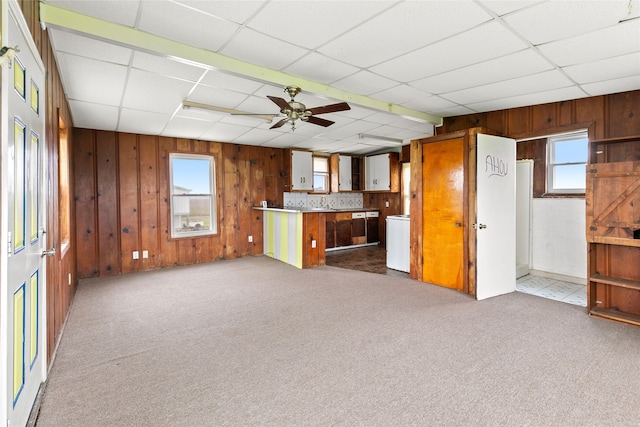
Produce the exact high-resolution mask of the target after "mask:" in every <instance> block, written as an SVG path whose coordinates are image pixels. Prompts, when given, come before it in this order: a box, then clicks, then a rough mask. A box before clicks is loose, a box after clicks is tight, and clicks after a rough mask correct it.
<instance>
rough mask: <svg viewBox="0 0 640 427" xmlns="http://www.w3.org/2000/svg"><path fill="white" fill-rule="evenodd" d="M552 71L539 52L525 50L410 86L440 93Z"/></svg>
mask: <svg viewBox="0 0 640 427" xmlns="http://www.w3.org/2000/svg"><path fill="white" fill-rule="evenodd" d="M551 68H553V66H552V65H551V64H550V63H549V62H548V61H546V60H545V59H544V58H543V57H541V56H540V55H539V54H538V53H536V52H535V51H533V50H530V49H526V50H521V51H519V52H515V53H512V54H509V55H505V56H502V57H500V58H495V59H492V60H489V61H484V62H480V63H477V64H473V65H470V66H468V67H464V68H459V69H457V70H453V71H448V72H446V73H442V74H438V75H436V76H432V77H427V78H426V79H421V80H416V81H414V82H412V83H411V86H415V87H417V88H420V89H423V90H425V91H428V92H431V93H435V94H440V93H447V92H451V91H453V90H460V89H466V88H471V87H476V86H481V85H485V84H489V83H495V82H498V81H501V80H508V79H513V78H516V77H522V76H526V75H529V74H536V73H539V72H541V71H546V70H550V69H551Z"/></svg>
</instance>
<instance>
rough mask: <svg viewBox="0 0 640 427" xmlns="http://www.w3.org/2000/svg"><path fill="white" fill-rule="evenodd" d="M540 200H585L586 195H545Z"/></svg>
mask: <svg viewBox="0 0 640 427" xmlns="http://www.w3.org/2000/svg"><path fill="white" fill-rule="evenodd" d="M538 198H539V199H584V198H585V193H544V194H542V195H540V196H538Z"/></svg>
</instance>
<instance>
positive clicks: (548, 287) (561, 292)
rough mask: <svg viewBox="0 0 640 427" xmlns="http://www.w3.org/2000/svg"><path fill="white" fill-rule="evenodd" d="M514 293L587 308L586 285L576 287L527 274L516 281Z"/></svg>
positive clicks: (568, 283)
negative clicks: (522, 293)
mask: <svg viewBox="0 0 640 427" xmlns="http://www.w3.org/2000/svg"><path fill="white" fill-rule="evenodd" d="M516 291H518V292H524V293H526V294H531V295H537V296H540V297H543V298H549V299H553V300H556V301H562V302H566V303H568V304H573V305H581V306H583V307H586V306H587V286H586V284H585V285H578V284H575V283H570V282H563V281H560V280H555V279H549V278H546V277H540V276H532V275H530V274H528V275H526V276H523V277H521V278H519V279H518V280H516Z"/></svg>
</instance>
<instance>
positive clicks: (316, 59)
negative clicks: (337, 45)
mask: <svg viewBox="0 0 640 427" xmlns="http://www.w3.org/2000/svg"><path fill="white" fill-rule="evenodd" d="M284 71H285V72H286V73H289V74H291V75H294V76H296V77H302V78H304V79H308V80H313V81H317V82H320V83H324V84H329V83H332V82H334V81H336V80H340V79H342V78H345V77H347V76H349V75H351V74H354V73H356V72H357V71H358V68H356V67H354V66H352V65H349V64H345V63H344V62H340V61H338V60H335V59H332V58H329V57H328V56H326V55H322V54H320V53H317V52H311V53H309V54H308V55H305V56H303V57H302V58H300V59H299V60H297V61H296V62H294V63H293V64H291V65H290V66H288V67H286V68H285V69H284Z"/></svg>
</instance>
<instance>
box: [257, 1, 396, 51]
mask: <svg viewBox="0 0 640 427" xmlns="http://www.w3.org/2000/svg"><path fill="white" fill-rule="evenodd" d="M388 5H389V3H388V2H379V1H366V2H365V1H358V2H348V1H318V2H316V1H275V2H268V3H267V4H266V5H265V7H264V8H263V9H262V10H261V11H260V13H259V14H258V15H257V16H255V17H254V18H253V19H251V20H250V21H249V22H248V24H247V25H248V26H249V27H251V28H253V29H255V30H257V31H259V32H261V33H263V34H267V35H269V36H271V37H275V38H277V39H280V40H287V41H290V42H291V43H293V44H295V45H297V46H301V47H305V48H307V49H315V48H317V47H318V46H320V45H323V44H325V43H326V42H328V41H329V40H331V39H333V38H334V37H337V36H338V35H340V34H342V33H344V32H345V31H347V30H349V29H350V28H353V27H354V26H356V25H358V24H360V23H361V22H363V21H365V20H366V19H368V18H370V17H371V16H373V15H375V14H377V13H379V12H380V11H381V10H383V9H384V8H385V7H388Z"/></svg>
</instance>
